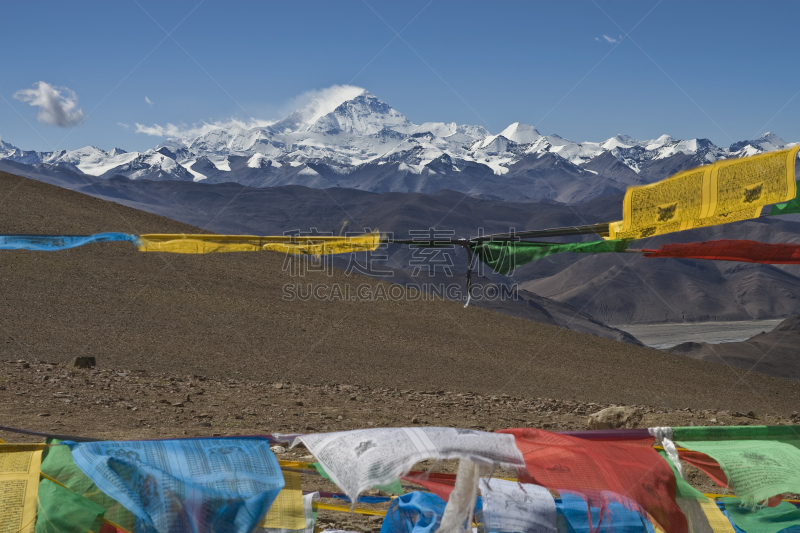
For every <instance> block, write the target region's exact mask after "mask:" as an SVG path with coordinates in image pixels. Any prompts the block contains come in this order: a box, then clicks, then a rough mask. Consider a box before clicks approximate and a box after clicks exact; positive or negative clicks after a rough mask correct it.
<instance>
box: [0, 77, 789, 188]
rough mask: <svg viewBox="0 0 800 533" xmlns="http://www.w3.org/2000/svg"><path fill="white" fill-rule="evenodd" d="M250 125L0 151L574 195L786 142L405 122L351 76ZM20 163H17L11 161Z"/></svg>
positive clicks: (309, 178)
mask: <svg viewBox="0 0 800 533" xmlns="http://www.w3.org/2000/svg"><path fill="white" fill-rule="evenodd" d="M335 94H336V97H334V98H327V99H326V100H325V101H324V102H320V101H316V102H314V103H313V105H309V106H307V107H304V108H301V109H298V110H296V111H294V112H292V113H290V114H289V115H288V116H287V117H286V118H284V119H282V120H280V121H277V122H274V123H271V124H268V125H259V126H255V127H248V126H245V125H242V124H241V123H233V122H232V123H229V124H225V125H217V126H214V127H208V128H206V130H207V131H204V132H202V133H201V134H199V135H196V136H193V137H175V138H170V139H168V140H167V141H165V142H164V143H162V144H161V145H159V146H157V147H155V148H153V149H151V150H147V151H145V152H126V151H125V150H121V149H118V148H115V149H113V150H109V151H105V150H102V149H100V148H96V147H93V146H88V147H85V148H81V149H79V150H70V151H68V150H61V151H55V152H34V151H24V150H21V149H19V148H16V147H14V146H12V145H11V144H8V143H6V142H3V141H2V140H0V160H6V161H10V162H14V163H18V164H21V165H27V166H32V167H34V170H35V172H36V173H38V174H39V175H42V174H47V173H48V172H62V173H63V171H64V170H67V171H70V172H73V173H75V174H78V175H85V176H92V177H95V178H101V179H106V178H112V177H120V176H121V177H125V178H129V179H134V180H140V179H146V180H158V181H162V180H182V181H196V182H197V181H202V182H205V183H221V182H237V183H241V184H244V185H248V186H255V187H267V186H280V185H305V186H308V187H314V188H329V187H347V188H354V189H360V190H367V191H372V192H423V193H435V192H437V191H439V190H443V189H451V190H455V191H459V192H463V193H466V194H469V195H471V196H477V197H484V198H495V199H501V200H510V199H513V200H517V201H519V200H523V201H524V200H530V201H551V202H558V203H575V202H581V201H586V200H591V199H593V198H597V197H600V196H605V195H609V194H616V193H619V192H622V191H624V190H625V189H626V188H627V187H628V186H629V185H639V184H644V183H651V182H653V181H657V180H660V179H663V178H665V177H667V176H669V175H671V174H674V173H675V172H678V171H680V170H684V169H686V168H692V167H696V166H699V165H702V164H707V163H709V162H713V161H715V160H717V159H723V158H730V157H742V156H747V155H753V154H756V153H760V152H764V151H770V150H776V149H780V148H782V147H784V146H786V144H787V143H786V142H785V141H783V140H782V139H780V138H779V137H778V136H777V135H774V134H772V133H766V134H764V135H762V136H761V137H760V138H758V139H755V140H745V141H740V142H737V143H734V144H732V145H731V146H730V147H727V148H722V147H718V146H715V145H714V144H713V143H711V142H710V141H709V140H707V139H692V140H677V139H673V138H672V137H670V136H668V135H662V136H661V137H659V138H658V139H653V140H646V141H640V140H637V139H633V138H631V137H628V136H626V135H617V136H614V137H612V138H610V139H608V140H606V141H604V142H573V141H570V140H568V139H564V138H562V137H560V136H558V135H546V136H545V135H541V134H540V133H539V132H538V131H537V130H536V129H535V128H534V127H533V126H529V125H526V124H521V123H518V122H517V123H514V124H511V125H510V126H508V127H507V128H506V129H504V130H503V131H502V132H500V133H499V134H497V135H490V134H489V132H488V131H487V130H486V129H484V128H483V127H481V126H465V125H458V124H455V123H450V124H445V123H442V122H426V123H424V124H421V125H416V124H413V123H412V122H411V121H409V120H408V119H407V118H406V117H405V116H403V115H402V114H401V113H400V112H398V111H396V110H395V109H393V108H392V107H391V106H389V105H388V104H387V103H385V102H383V101H382V100H380V99H379V98H377V97H375V96H374V95H372V94H370V93H369V92H367V91H366V90H363V89H360V88H357V87H342V88H338V90H337V91H336V93H335ZM16 168H21V167H20V165H17V166H16Z"/></svg>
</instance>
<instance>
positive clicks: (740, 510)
mask: <svg viewBox="0 0 800 533" xmlns="http://www.w3.org/2000/svg"><path fill="white" fill-rule="evenodd" d="M722 503H723V504H725V511H726V512H727V513H728V516H729V517H730V518H731V520H733V523H734V524H736V526H737V527H738V528H739V529H742V530H744V531H746V532H747V533H778V531H781V530H784V529H786V528H790V527H793V526H800V509H798V508H797V507H795V506H794V505H792V504H791V503H789V502H781V503H779V504H778V505H777V506H776V507H758V508H753V507H752V506H749V505H745V504H743V503H742V501H741V500H740V499H739V498H722Z"/></svg>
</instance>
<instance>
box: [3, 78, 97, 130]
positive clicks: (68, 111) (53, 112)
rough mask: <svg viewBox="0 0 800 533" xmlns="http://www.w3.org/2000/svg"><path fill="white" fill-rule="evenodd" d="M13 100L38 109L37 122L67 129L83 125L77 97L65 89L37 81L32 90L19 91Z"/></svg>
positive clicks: (73, 92) (81, 111)
mask: <svg viewBox="0 0 800 533" xmlns="http://www.w3.org/2000/svg"><path fill="white" fill-rule="evenodd" d="M14 98H15V99H17V100H19V101H20V102H25V103H26V104H30V105H32V106H35V107H38V108H39V114H38V115H37V117H36V118H37V119H38V120H39V122H43V123H45V124H50V125H52V126H60V127H62V128H69V127H71V126H80V125H81V124H83V110H82V109H81V108H79V107H78V95H77V94H75V91H72V90H70V89H68V88H67V87H54V86H53V85H50V84H49V83H46V82H43V81H38V82H36V83H35V84H34V86H33V89H21V90H19V91H17V92H15V93H14Z"/></svg>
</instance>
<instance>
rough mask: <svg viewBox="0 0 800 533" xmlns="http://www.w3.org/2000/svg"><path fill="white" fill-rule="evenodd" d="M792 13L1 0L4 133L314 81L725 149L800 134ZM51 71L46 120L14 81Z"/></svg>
mask: <svg viewBox="0 0 800 533" xmlns="http://www.w3.org/2000/svg"><path fill="white" fill-rule="evenodd" d="M67 4H69V5H67ZM759 6H761V7H760V9H759ZM798 11H800V4H797V3H794V2H785V3H782V2H771V3H768V4H755V3H752V2H745V1H726V2H712V1H708V2H680V1H663V2H661V3H658V2H652V1H642V2H616V1H615V2H609V1H608V0H596V2H593V1H591V0H589V1H587V2H553V1H549V2H533V1H526V2H486V1H478V2H471V1H465V0H461V1H449V0H434V1H432V2H429V1H428V0H424V1H421V2H417V1H404V2H396V1H391V2H380V1H378V0H366V1H362V0H356V1H336V2H334V1H324V2H301V1H298V2H217V1H214V0H206V1H203V2H177V1H176V2H155V1H149V0H137V1H130V2H126V1H120V2H77V3H65V2H6V3H4V4H3V16H2V17H0V49H2V50H3V51H4V52H5V53H4V54H3V56H4V57H3V75H2V76H0V97H1V98H0V138H2V139H3V140H4V141H6V142H10V143H11V144H14V145H15V146H18V147H20V148H23V149H36V150H51V149H75V148H79V147H82V146H86V145H95V146H99V147H101V148H104V149H110V148H113V147H115V146H118V147H121V148H124V149H127V150H134V149H146V148H150V147H153V146H155V145H156V144H158V143H159V142H160V141H161V140H162V139H161V138H159V137H154V136H149V135H145V134H142V133H136V131H135V130H136V128H135V124H137V123H139V124H144V125H148V126H152V125H154V124H158V125H165V124H167V123H173V124H182V125H186V126H191V125H193V124H198V123H202V122H203V121H208V122H214V121H226V120H228V119H230V118H236V119H239V120H244V121H248V120H251V119H259V120H270V119H277V118H280V117H281V116H282V115H283V114H284V113H285V112H286V111H287V109H289V108H290V107H291V106H292V103H293V102H295V101H296V99H297V97H298V96H299V95H301V94H302V93H304V92H306V91H311V90H316V89H323V88H326V87H329V86H331V85H336V84H352V85H357V86H360V87H364V88H366V89H367V90H369V91H370V92H372V93H373V94H375V95H376V96H378V97H379V98H381V99H382V100H384V101H386V102H387V103H389V104H390V105H391V106H392V107H394V108H395V109H397V110H398V111H400V112H402V113H403V114H405V115H406V116H407V117H408V118H409V119H410V120H412V121H413V122H416V123H422V122H426V121H443V122H452V121H455V122H458V123H465V124H480V125H483V126H484V127H486V128H487V129H489V130H490V131H491V132H492V133H497V132H499V131H500V130H502V129H503V128H505V127H506V126H507V125H508V124H510V123H512V122H515V121H520V122H525V123H528V124H533V125H535V126H536V127H537V128H538V129H539V131H540V132H542V133H545V134H550V133H557V134H559V135H561V136H563V137H567V138H570V139H572V140H575V141H584V140H593V141H596V140H604V139H607V138H608V137H611V136H612V135H615V134H617V133H626V134H629V135H632V136H634V137H637V138H640V139H646V138H655V137H658V136H659V135H661V134H663V133H667V134H669V135H672V136H673V137H676V138H695V137H700V138H702V137H705V138H709V139H711V140H712V141H713V142H714V143H716V144H718V145H721V146H727V145H729V144H730V143H731V142H733V141H735V140H741V139H749V138H754V137H756V136H758V135H760V134H761V133H763V132H764V131H773V132H775V133H777V134H778V135H780V136H782V137H783V138H784V139H785V140H787V141H800V122H799V121H798V120H797V118H798V116H800V95H797V93H798V91H800V74H798V70H797V68H796V67H795V66H794V64H793V63H794V59H795V55H796V53H795V48H796V25H797V19H798ZM393 30H394V31H397V32H400V37H397V36H396V34H395V33H394V31H393ZM629 31H630V34H629V35H628V36H627V37H626V33H627V32H629ZM169 32H171V34H170V35H169V36H168V33H169ZM40 81H41V82H45V83H47V84H49V85H50V86H52V87H53V88H55V90H57V91H59V93H58V94H59V95H60V97H61V99H62V100H61V101H62V103H64V102H65V101H66V102H67V103H68V104H69V102H71V103H72V108H71V110H68V113H67V114H66V115H63V116H60V117H55V118H54V117H52V116H49V117H48V116H44V117H38V118H37V115H38V110H39V108H38V107H36V106H33V105H31V103H35V102H33V100H34V98H35V95H34V94H33V93H32V92H29V93H24V92H23V93H20V92H19V91H24V90H29V89H33V88H34V87H35V86H36V87H39V86H37V85H36V84H38V82H40ZM63 88H67V89H69V91H72V93H70V92H68V91H67V89H63ZM37 94H38V93H37ZM15 95H16V97H15ZM146 98H147V99H148V100H149V102H148V101H147V100H146ZM40 118H41V120H40ZM59 123H60V124H61V125H60V126H59V125H53V124H59ZM79 123H80V125H76V124H79ZM126 126H127V127H126Z"/></svg>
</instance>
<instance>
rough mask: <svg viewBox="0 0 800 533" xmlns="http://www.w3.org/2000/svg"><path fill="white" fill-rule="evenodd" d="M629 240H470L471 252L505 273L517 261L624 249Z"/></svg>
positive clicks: (522, 262) (516, 265)
mask: <svg viewBox="0 0 800 533" xmlns="http://www.w3.org/2000/svg"><path fill="white" fill-rule="evenodd" d="M629 243H630V240H629V239H618V240H610V241H592V242H570V243H554V242H528V241H502V242H501V241H482V242H477V243H473V244H472V252H473V253H474V254H475V255H477V256H478V259H480V260H481V261H482V262H483V263H485V264H486V265H488V266H490V267H492V269H493V270H494V271H495V272H497V273H498V274H503V275H505V274H508V273H509V272H511V271H513V270H514V269H515V268H517V267H518V266H520V265H524V264H525V263H530V262H531V261H535V260H536V259H541V258H542V257H546V256H548V255H553V254H558V253H562V252H573V253H584V254H598V253H606V252H624V251H625V250H626V249H627V248H628V244H629Z"/></svg>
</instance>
